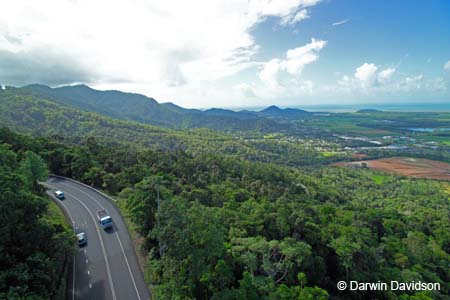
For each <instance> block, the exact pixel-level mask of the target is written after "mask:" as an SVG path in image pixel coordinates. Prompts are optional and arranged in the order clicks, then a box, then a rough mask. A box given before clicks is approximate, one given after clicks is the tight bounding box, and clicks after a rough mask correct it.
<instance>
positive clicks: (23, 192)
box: [0, 134, 74, 300]
mask: <svg viewBox="0 0 450 300" xmlns="http://www.w3.org/2000/svg"><path fill="white" fill-rule="evenodd" d="M29 149H30V147H20V146H19V143H16V142H15V141H12V143H11V144H10V143H7V142H6V140H5V138H4V136H3V134H2V138H0V299H33V300H46V299H61V300H63V299H65V296H66V290H65V287H66V274H67V271H68V263H69V262H70V259H71V257H72V252H73V245H74V238H73V233H72V230H71V229H70V227H69V226H68V225H66V223H65V222H66V221H65V220H64V218H63V217H62V215H61V212H59V210H58V208H56V205H55V204H53V203H50V200H49V199H48V198H47V197H46V196H45V194H44V190H43V188H42V187H41V186H39V185H38V183H37V181H38V180H45V179H46V178H47V172H48V171H47V166H46V164H45V162H44V161H43V160H42V159H41V158H40V157H39V156H38V155H36V154H35V153H34V152H32V151H30V150H29Z"/></svg>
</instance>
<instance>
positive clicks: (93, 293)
mask: <svg viewBox="0 0 450 300" xmlns="http://www.w3.org/2000/svg"><path fill="white" fill-rule="evenodd" d="M45 184H46V185H47V187H48V188H49V190H48V193H49V195H51V196H52V197H54V196H53V192H54V191H56V190H61V191H63V192H64V194H65V196H66V197H65V199H64V200H58V199H56V198H55V199H56V200H57V201H59V202H60V203H61V204H62V205H63V207H64V208H65V210H66V211H67V212H68V215H69V216H70V218H71V221H72V223H73V225H74V230H75V232H76V233H78V232H85V233H86V235H87V244H86V245H85V246H83V247H78V246H77V247H78V249H77V253H76V255H75V259H74V264H73V266H72V271H71V272H70V273H71V274H70V278H69V287H68V293H69V295H68V299H83V300H84V299H95V300H101V299H112V300H122V299H123V300H133V299H138V300H147V299H150V292H149V290H148V288H147V286H146V284H145V282H144V277H143V275H142V272H141V270H140V268H139V265H138V261H137V257H136V253H135V252H134V248H133V244H132V241H131V238H130V236H129V234H128V231H127V228H126V226H125V223H124V221H123V219H122V217H121V216H120V214H119V212H118V210H117V209H116V208H115V207H114V205H113V204H112V202H111V201H110V200H108V199H107V198H106V197H104V196H103V195H101V194H100V193H98V192H97V191H95V190H93V189H91V188H89V187H87V186H84V185H82V184H81V183H78V182H74V181H71V180H69V179H64V178H60V177H50V179H49V180H47V182H46V183H45ZM100 209H106V211H107V212H108V213H109V215H110V216H111V217H112V219H113V228H110V229H108V230H103V229H102V228H101V226H100V224H99V223H98V222H97V216H96V212H97V211H98V210H100Z"/></svg>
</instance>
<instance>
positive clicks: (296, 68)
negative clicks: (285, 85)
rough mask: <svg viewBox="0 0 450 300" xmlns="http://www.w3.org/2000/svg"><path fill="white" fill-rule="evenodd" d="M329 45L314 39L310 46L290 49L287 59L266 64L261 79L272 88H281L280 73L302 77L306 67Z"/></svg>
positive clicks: (276, 59)
mask: <svg viewBox="0 0 450 300" xmlns="http://www.w3.org/2000/svg"><path fill="white" fill-rule="evenodd" d="M326 44H327V42H326V41H322V40H315V39H312V40H311V42H310V43H309V44H306V45H304V46H301V47H298V48H295V49H289V50H288V51H287V52H286V58H285V59H278V58H274V59H272V60H270V61H269V62H267V63H265V64H264V66H263V68H262V70H261V72H260V73H259V78H260V79H261V80H262V81H263V82H264V83H266V84H267V85H268V86H271V87H278V86H279V78H278V77H279V73H280V72H281V71H285V72H286V73H288V74H290V75H292V76H299V75H301V73H302V71H303V69H304V67H305V66H306V65H308V64H310V63H312V62H315V61H316V60H317V59H318V58H319V55H318V52H319V51H320V50H322V48H323V47H325V45H326Z"/></svg>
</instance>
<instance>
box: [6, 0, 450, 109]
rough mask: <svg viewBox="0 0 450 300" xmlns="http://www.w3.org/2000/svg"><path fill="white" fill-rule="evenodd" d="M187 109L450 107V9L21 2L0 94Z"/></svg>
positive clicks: (409, 0)
mask: <svg viewBox="0 0 450 300" xmlns="http://www.w3.org/2000/svg"><path fill="white" fill-rule="evenodd" d="M30 83H43V84H48V85H51V86H59V85H67V84H77V83H84V84H88V85H90V86H93V87H94V88H98V89H118V90H124V91H130V92H138V93H143V94H146V95H148V96H151V97H154V98H156V99H157V100H158V101H160V102H165V101H171V102H175V103H177V104H179V105H182V106H186V107H249V106H265V105H269V104H277V105H280V106H302V105H317V104H349V103H360V104H361V103H362V104H366V103H368V104H372V103H373V104H378V103H405V102H420V103H427V102H428V103H429V102H444V101H448V102H450V92H449V90H450V2H449V1H444V0H441V1H425V0H423V1H419V0H395V1H394V0H391V1H387V0H385V1H369V0H353V1H350V0H322V1H320V0H249V1H247V0H193V1H189V2H186V1H178V0H167V1H164V2H163V1H143V0H127V1H126V0H116V1H107V0H77V1H72V0H60V1H58V2H54V1H51V0H42V1H39V3H37V2H36V1H26V0H17V1H11V2H10V3H8V4H4V5H3V6H2V10H1V11H0V84H10V85H25V84H30Z"/></svg>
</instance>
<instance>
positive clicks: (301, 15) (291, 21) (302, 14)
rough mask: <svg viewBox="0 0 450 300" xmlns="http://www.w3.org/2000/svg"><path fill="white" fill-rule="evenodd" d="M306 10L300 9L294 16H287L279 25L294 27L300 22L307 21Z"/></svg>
mask: <svg viewBox="0 0 450 300" xmlns="http://www.w3.org/2000/svg"><path fill="white" fill-rule="evenodd" d="M308 18H309V15H308V10H306V9H302V10H299V11H298V12H297V13H296V14H295V15H287V16H284V17H283V18H281V21H280V24H281V25H295V24H297V23H298V22H300V21H303V20H305V19H308Z"/></svg>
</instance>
